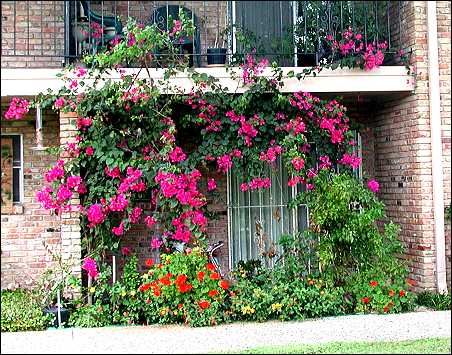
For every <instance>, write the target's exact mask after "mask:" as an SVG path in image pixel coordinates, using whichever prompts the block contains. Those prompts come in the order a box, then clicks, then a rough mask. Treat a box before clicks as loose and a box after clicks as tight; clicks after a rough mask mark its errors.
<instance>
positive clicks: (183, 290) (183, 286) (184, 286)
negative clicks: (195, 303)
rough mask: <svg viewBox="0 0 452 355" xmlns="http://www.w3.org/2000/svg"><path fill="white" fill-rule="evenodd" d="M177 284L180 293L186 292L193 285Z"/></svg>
mask: <svg viewBox="0 0 452 355" xmlns="http://www.w3.org/2000/svg"><path fill="white" fill-rule="evenodd" d="M177 286H178V287H179V292H180V293H186V292H188V291H190V290H191V289H192V288H193V286H192V285H191V284H180V285H177Z"/></svg>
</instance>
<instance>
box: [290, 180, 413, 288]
mask: <svg viewBox="0 0 452 355" xmlns="http://www.w3.org/2000/svg"><path fill="white" fill-rule="evenodd" d="M298 203H307V204H308V206H309V212H310V214H309V218H310V220H309V222H310V227H309V230H308V231H306V232H305V233H304V234H305V237H308V238H311V239H313V240H315V239H318V244H317V246H316V249H317V254H318V261H319V264H320V271H321V272H322V273H326V275H327V276H328V277H329V278H330V279H333V280H334V281H335V282H336V284H338V285H342V284H343V282H344V280H345V279H346V278H347V277H349V276H350V275H353V274H354V273H355V272H358V271H359V272H361V271H366V270H368V269H370V268H372V267H375V266H376V265H378V266H379V267H380V268H382V269H384V271H385V272H386V273H387V274H388V275H392V274H393V273H399V272H402V273H403V272H405V270H406V267H405V266H404V265H403V264H402V263H401V262H400V261H399V260H398V259H397V258H396V254H399V253H401V252H402V245H401V243H400V242H399V240H398V239H397V233H398V231H399V228H398V226H397V225H395V224H394V223H392V222H390V223H386V224H385V225H384V228H383V231H381V230H380V229H379V228H378V225H377V222H379V221H381V220H382V219H383V218H384V217H385V213H384V204H383V203H382V202H380V201H378V199H377V197H376V196H375V194H374V193H373V192H372V191H371V190H370V189H369V188H367V187H365V186H363V184H362V183H361V182H360V181H358V180H357V179H355V178H354V177H353V176H351V175H349V174H347V173H342V174H338V175H336V174H331V173H330V172H327V171H321V172H320V173H319V174H318V175H317V177H316V178H315V189H314V190H313V191H308V192H305V193H302V194H300V195H299V196H298V197H297V199H296V200H295V204H298Z"/></svg>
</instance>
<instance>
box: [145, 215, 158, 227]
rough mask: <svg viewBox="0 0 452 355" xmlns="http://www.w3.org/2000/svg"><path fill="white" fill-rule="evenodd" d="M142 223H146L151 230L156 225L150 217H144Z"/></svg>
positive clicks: (154, 220)
mask: <svg viewBox="0 0 452 355" xmlns="http://www.w3.org/2000/svg"><path fill="white" fill-rule="evenodd" d="M144 222H145V223H146V225H147V226H148V228H152V227H153V226H154V225H155V224H156V223H157V221H156V219H155V218H154V217H152V216H146V217H145V218H144Z"/></svg>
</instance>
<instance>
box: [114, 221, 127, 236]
mask: <svg viewBox="0 0 452 355" xmlns="http://www.w3.org/2000/svg"><path fill="white" fill-rule="evenodd" d="M111 231H112V232H113V234H114V235H117V236H118V237H119V236H121V235H123V234H124V222H121V223H120V224H119V227H113V228H112V230H111Z"/></svg>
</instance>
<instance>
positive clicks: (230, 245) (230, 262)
mask: <svg viewBox="0 0 452 355" xmlns="http://www.w3.org/2000/svg"><path fill="white" fill-rule="evenodd" d="M278 160H279V162H280V163H279V169H282V167H283V164H284V163H283V162H282V161H281V158H280V159H278ZM231 178H232V174H231V172H230V171H228V172H227V177H226V181H227V184H226V203H227V220H228V265H229V270H232V268H233V266H234V265H233V260H232V256H233V255H232V254H233V241H232V213H231V211H232V209H233V208H237V207H232V206H231V201H230V193H231ZM288 178H290V177H288ZM281 183H282V184H284V183H286V184H287V181H282V182H281ZM297 186H298V185H295V186H292V187H291V188H290V196H289V197H290V199H293V198H295V197H296V195H297ZM271 188H273V186H272V187H271ZM270 206H271V207H287V204H282V203H281V204H277V203H275V204H272V205H269V204H268V203H267V201H265V202H264V201H262V195H261V192H260V196H259V205H256V206H253V207H259V208H265V207H270ZM300 206H304V208H305V210H306V214H307V215H306V221H307V228H309V208H308V206H307V205H306V204H302V205H300ZM250 207H251V206H244V207H243V208H250ZM239 208H240V207H239ZM261 213H262V212H261ZM298 213H299V207H294V208H293V213H292V226H293V229H294V233H295V231H296V232H298V231H299V225H298ZM281 218H282V220H283V221H284V210H283V208H281ZM270 225H272V219H270ZM272 229H273V228H272V227H270V230H272ZM283 229H284V228H283ZM250 230H251V228H250ZM269 237H270V239H273V238H272V237H271V236H269ZM250 239H251V241H252V243H255V241H254V236H251V237H250Z"/></svg>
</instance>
